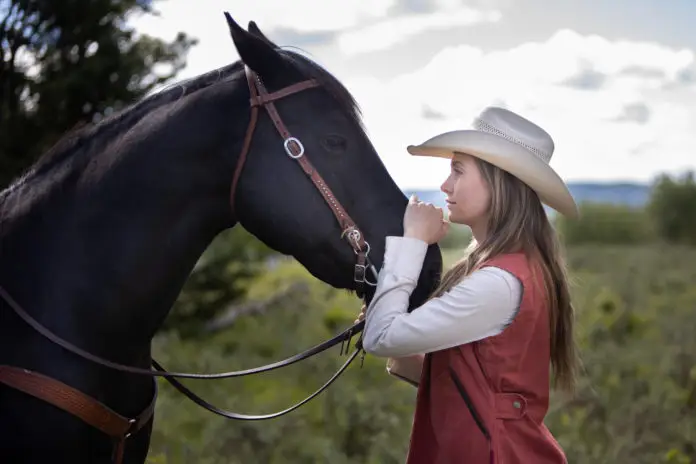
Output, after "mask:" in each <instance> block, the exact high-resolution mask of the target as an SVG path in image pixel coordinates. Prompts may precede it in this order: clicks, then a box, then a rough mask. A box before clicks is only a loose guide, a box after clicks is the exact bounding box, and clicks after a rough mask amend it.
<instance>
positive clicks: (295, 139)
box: [283, 137, 304, 159]
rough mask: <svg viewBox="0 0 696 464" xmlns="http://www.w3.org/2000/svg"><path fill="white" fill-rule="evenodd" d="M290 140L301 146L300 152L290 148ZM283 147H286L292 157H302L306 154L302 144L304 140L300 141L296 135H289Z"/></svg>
mask: <svg viewBox="0 0 696 464" xmlns="http://www.w3.org/2000/svg"><path fill="white" fill-rule="evenodd" d="M290 142H295V143H296V144H297V146H298V147H300V152H299V153H298V154H296V155H295V154H294V153H293V152H292V150H290ZM283 147H285V152H286V153H287V154H288V156H289V157H290V158H293V159H297V158H301V157H302V155H304V145H302V142H300V141H299V140H298V139H297V138H295V137H288V138H287V139H285V140H284V141H283Z"/></svg>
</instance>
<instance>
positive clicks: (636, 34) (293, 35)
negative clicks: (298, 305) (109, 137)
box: [132, 0, 696, 189]
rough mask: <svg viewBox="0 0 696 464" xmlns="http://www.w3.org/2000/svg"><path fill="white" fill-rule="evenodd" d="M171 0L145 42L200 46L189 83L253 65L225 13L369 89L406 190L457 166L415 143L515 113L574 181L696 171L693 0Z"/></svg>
mask: <svg viewBox="0 0 696 464" xmlns="http://www.w3.org/2000/svg"><path fill="white" fill-rule="evenodd" d="M193 3H194V2H192V1H191V0H164V1H160V2H157V3H155V7H156V9H157V10H158V11H159V12H160V13H161V14H160V16H159V17H157V18H151V17H145V18H133V20H132V24H133V25H134V26H135V27H136V28H137V30H138V31H139V32H144V33H148V34H150V35H154V36H158V37H162V38H164V39H172V38H173V37H174V36H175V34H176V33H177V32H178V31H183V32H186V33H187V34H189V35H191V36H193V37H196V38H197V39H198V40H199V43H198V45H196V46H195V47H194V48H193V49H192V50H191V51H190V53H189V57H188V65H187V67H186V69H184V71H183V72H182V73H181V74H180V76H179V78H188V77H193V76H195V75H198V74H202V73H204V72H207V71H210V70H212V69H215V68H218V67H221V66H225V65H227V64H229V63H231V62H232V61H234V60H237V59H238V58H239V55H238V54H237V52H236V50H235V48H234V44H233V42H232V40H231V39H230V36H229V32H228V29H227V24H226V22H225V19H224V16H223V12H224V11H229V12H230V14H231V15H232V16H233V17H234V19H235V20H236V21H237V22H238V23H240V24H242V25H244V26H246V25H247V24H248V22H249V21H250V20H253V21H255V22H256V23H257V25H258V26H259V27H260V29H261V30H262V31H263V32H264V34H266V35H267V36H268V37H269V38H270V39H271V40H273V41H274V42H276V43H277V44H278V45H280V46H289V47H295V48H299V49H301V50H302V52H303V53H305V54H306V55H308V56H309V57H311V58H312V59H314V60H315V61H317V62H318V63H319V64H321V65H322V66H324V67H326V68H327V69H328V70H329V71H331V72H332V73H333V74H334V75H335V76H336V77H337V78H338V79H339V80H340V81H341V82H343V84H344V85H345V86H346V87H347V88H348V89H349V90H350V91H351V92H352V93H353V95H354V96H355V98H356V99H357V101H358V104H359V105H360V107H361V110H362V113H363V119H364V123H365V126H366V128H367V131H368V135H369V136H370V138H371V140H372V142H373V144H374V145H375V147H376V149H377V152H378V153H379V154H380V156H381V157H382V160H383V161H384V164H385V165H386V167H387V169H388V170H389V172H390V174H391V175H392V176H393V177H394V179H395V180H396V182H397V183H398V184H399V185H400V186H401V187H402V188H406V189H416V188H417V189H430V188H433V189H437V188H439V186H440V184H441V183H442V181H443V180H444V178H445V177H446V176H447V174H448V172H449V164H448V161H446V160H441V159H431V158H417V157H412V156H410V155H409V154H408V153H407V152H406V146H408V145H410V144H418V143H421V142H423V141H425V140H427V139H428V138H430V137H432V136H434V135H437V134H438V133H442V132H446V131H450V130H457V129H468V128H469V125H470V124H471V121H472V120H473V118H474V117H476V116H477V115H478V114H479V113H480V112H481V111H482V110H483V109H484V108H485V107H487V106H502V107H505V108H508V109H510V110H512V111H515V112H517V113H519V114H520V115H522V116H524V117H525V118H527V119H529V120H531V121H533V122H535V123H536V124H538V125H540V126H541V127H543V128H544V129H545V130H547V131H548V132H549V133H550V134H551V136H552V137H553V139H554V143H555V147H556V148H555V152H554V154H553V158H552V160H551V166H552V167H553V168H554V169H555V170H556V171H557V172H558V174H559V175H560V176H561V177H562V178H563V179H565V180H566V181H575V182H577V181H593V182H614V181H633V182H650V181H651V180H653V179H654V177H655V176H656V175H658V174H661V173H668V174H673V175H679V174H681V173H683V172H684V171H686V170H688V169H694V170H696V61H695V57H694V53H695V51H696V28H693V27H690V23H693V18H694V17H696V1H693V0H670V1H669V2H665V1H660V0H653V1H648V0H631V1H629V0H612V1H611V2H610V1H606V0H603V1H599V0H554V1H548V0H369V1H367V0H359V1H358V0H356V1H351V2H348V1H345V0H340V1H339V0H312V1H310V0H294V1H281V0H256V1H253V2H252V1H249V0H224V1H223V0H205V1H200V2H198V3H197V6H196V7H193V6H192V5H193Z"/></svg>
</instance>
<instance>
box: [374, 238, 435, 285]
mask: <svg viewBox="0 0 696 464" xmlns="http://www.w3.org/2000/svg"><path fill="white" fill-rule="evenodd" d="M427 252H428V244H427V243H426V242H424V241H423V240H420V239H417V238H413V237H402V236H388V237H387V238H386V240H385V251H384V263H383V269H385V270H386V271H388V272H389V273H390V274H393V275H396V276H398V277H403V278H406V279H410V280H414V281H417V280H418V276H419V275H420V272H421V269H422V267H423V260H424V259H425V254H426V253H427Z"/></svg>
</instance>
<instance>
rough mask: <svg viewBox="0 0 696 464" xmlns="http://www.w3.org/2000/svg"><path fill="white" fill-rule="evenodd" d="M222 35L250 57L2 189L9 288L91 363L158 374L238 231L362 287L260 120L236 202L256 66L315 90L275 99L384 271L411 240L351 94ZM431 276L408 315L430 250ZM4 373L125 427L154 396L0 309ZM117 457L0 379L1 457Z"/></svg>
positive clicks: (60, 151) (348, 285) (343, 245)
mask: <svg viewBox="0 0 696 464" xmlns="http://www.w3.org/2000/svg"><path fill="white" fill-rule="evenodd" d="M228 23H229V26H230V30H231V34H232V38H233V40H234V44H235V46H236V48H237V50H238V52H239V55H240V57H241V61H239V62H236V63H234V64H232V65H230V66H227V67H224V68H221V69H218V70H216V71H214V72H210V73H207V74H204V75H201V76H199V77H197V78H195V79H193V80H190V81H188V82H183V83H181V84H179V85H177V86H176V87H173V88H170V89H168V90H165V91H162V92H160V93H158V94H155V95H153V96H150V97H148V98H146V99H144V100H142V101H140V102H138V103H137V104H135V105H133V106H132V107H130V108H128V109H126V110H125V111H122V112H121V113H119V114H117V115H114V116H111V117H109V118H107V119H105V120H103V121H101V122H99V123H97V124H95V125H92V126H88V127H83V128H80V129H78V130H76V131H74V132H73V133H71V134H69V135H68V136H67V137H65V138H64V139H63V140H61V141H60V142H59V143H58V144H57V145H56V146H54V147H53V148H52V149H51V150H50V151H49V152H48V153H46V154H45V155H44V156H43V157H42V158H41V159H40V160H39V161H38V162H37V163H36V164H35V165H34V166H32V168H31V169H30V170H29V171H28V172H27V173H26V174H25V175H23V176H22V177H21V178H20V179H18V180H17V181H16V182H14V184H13V185H12V186H10V187H9V188H7V189H6V190H5V191H3V192H2V193H0V221H1V222H0V287H1V288H3V289H4V290H5V291H6V292H7V293H8V294H9V295H11V297H12V299H14V300H15V301H16V302H17V303H18V304H19V305H21V307H22V308H24V310H26V312H27V313H29V314H31V316H32V317H33V318H35V319H36V320H37V321H38V322H39V323H40V324H42V325H43V326H44V327H46V328H47V329H48V330H50V331H51V332H53V333H54V334H56V335H57V336H59V337H61V338H62V339H64V340H67V341H69V342H70V343H72V344H74V345H76V346H78V347H80V348H82V349H84V350H86V351H88V352H90V353H92V354H94V355H97V356H100V357H102V358H105V359H108V360H110V361H113V362H117V363H121V364H127V365H131V366H137V367H139V368H143V369H148V368H149V367H150V363H151V357H150V354H151V353H150V351H151V340H152V338H153V336H154V335H155V333H156V332H157V330H158V328H159V327H160V326H161V324H162V323H163V321H164V319H165V318H166V316H167V314H168V312H169V311H170V309H171V307H172V304H173V303H174V301H175V300H176V298H177V296H178V295H179V292H180V290H181V288H182V286H183V284H184V282H185V281H186V279H187V277H188V275H189V273H190V271H191V270H192V268H193V266H194V265H195V263H196V261H197V260H198V258H199V257H200V256H201V254H202V253H203V251H204V250H205V249H206V247H207V246H208V245H209V244H210V243H211V241H213V239H214V238H215V237H216V236H217V235H218V234H219V233H220V232H221V231H223V230H226V229H228V228H230V227H234V226H235V225H236V224H238V223H239V224H242V225H243V226H244V227H245V228H246V229H247V230H249V231H250V232H251V233H253V234H254V235H255V236H256V237H258V238H259V239H260V240H262V241H263V242H265V243H266V244H267V245H268V246H270V247H272V248H274V249H275V250H278V251H280V252H282V253H285V254H288V255H291V256H293V257H295V258H296V259H297V260H298V261H299V262H300V263H302V265H303V266H305V267H306V268H307V270H308V271H309V272H310V273H311V274H312V275H314V276H315V277H317V278H318V279H321V280H322V281H324V282H326V283H327V284H329V285H331V286H334V287H337V288H344V289H349V290H355V289H356V279H355V278H354V270H355V263H356V252H355V250H354V249H353V248H351V246H349V245H348V244H347V242H346V239H345V236H344V237H342V233H344V232H345V231H344V230H342V228H341V226H340V225H339V223H338V222H337V221H336V217H335V215H334V214H333V212H332V210H331V208H329V207H328V206H327V200H325V198H323V197H322V195H321V194H320V191H319V190H318V189H317V187H316V186H315V185H314V184H313V183H312V182H311V181H310V178H309V177H308V175H307V174H306V173H305V172H304V171H303V169H302V168H301V167H300V166H299V165H298V160H297V159H293V157H291V156H289V154H294V153H296V151H294V152H290V151H288V152H287V153H286V149H285V148H284V146H283V138H282V137H281V136H280V135H279V133H278V131H277V130H276V128H275V127H274V124H273V122H272V121H271V119H270V118H269V117H268V115H267V114H266V113H265V112H264V111H260V112H259V113H258V121H257V123H256V127H255V131H254V133H253V137H252V138H251V144H250V145H249V149H248V154H247V156H246V161H245V163H244V165H243V170H241V175H240V176H239V178H238V182H237V184H236V188H235V191H234V202H233V203H234V204H233V205H230V194H231V192H230V185H231V183H232V178H233V176H234V173H235V168H236V167H237V166H238V157H239V156H240V153H242V151H243V145H244V140H245V134H246V132H245V131H246V129H247V127H248V125H249V123H250V117H251V112H250V88H249V87H248V85H247V80H246V77H245V65H246V66H247V67H248V69H250V70H251V71H253V72H254V73H255V74H256V75H258V76H259V77H260V79H261V80H262V81H263V85H265V86H266V88H267V90H268V91H269V92H274V91H277V90H278V89H282V88H286V87H287V86H290V85H292V84H294V83H297V82H300V81H304V80H306V79H313V80H314V81H316V82H317V83H318V84H319V85H318V86H316V87H312V88H307V89H304V90H302V91H301V92H297V93H293V94H292V95H287V96H284V97H283V98H282V99H279V100H276V101H275V102H274V103H275V105H276V108H277V110H278V113H279V114H280V117H281V118H282V121H283V123H284V124H285V125H286V126H287V128H288V130H289V131H290V132H291V133H292V135H293V136H294V137H296V138H297V139H299V140H301V142H302V144H303V146H304V156H305V157H306V158H307V159H309V160H310V161H311V163H312V165H313V166H314V167H315V168H316V170H317V172H318V173H320V175H321V177H322V178H323V180H324V181H325V182H326V184H327V185H328V186H329V187H330V189H331V191H332V192H333V193H334V194H335V197H336V199H337V200H338V202H340V205H342V206H343V208H345V211H346V212H347V213H348V214H349V215H350V217H351V218H352V219H353V220H354V221H355V223H356V224H357V226H358V227H359V229H360V231H361V233H362V234H363V237H364V239H365V240H367V241H368V242H369V244H370V247H371V250H370V255H369V256H370V257H371V258H372V261H373V262H374V264H375V266H376V267H377V268H379V266H380V265H381V262H382V256H383V252H384V238H385V237H386V236H388V235H398V234H401V233H402V232H403V226H402V220H403V213H404V210H405V207H406V204H407V199H406V197H405V196H404V194H403V193H402V192H401V190H400V189H399V188H398V187H397V185H396V184H395V183H394V182H393V180H392V179H391V177H390V176H389V174H388V172H387V171H386V169H385V167H384V166H383V164H382V162H381V160H380V158H379V157H378V155H377V153H376V152H375V149H374V148H373V146H372V144H371V142H370V140H369V139H368V137H367V136H366V134H365V132H364V130H363V129H362V126H361V123H360V117H359V113H358V111H357V107H356V105H355V102H354V100H353V98H352V96H351V95H350V93H349V92H348V91H347V90H346V89H345V88H344V87H343V86H342V85H341V83H340V82H339V81H338V80H337V79H335V78H334V77H333V76H332V75H331V74H329V73H328V72H327V71H325V70H324V69H322V68H321V67H319V66H318V65H317V64H316V63H314V62H312V61H311V60H309V59H307V58H305V57H303V56H302V55H299V54H296V53H292V52H290V51H287V50H282V49H279V48H278V47H277V46H276V45H275V44H273V43H272V42H271V41H269V40H268V39H267V38H266V37H265V36H264V35H263V34H262V33H261V32H260V31H259V30H258V28H257V27H256V26H255V25H254V24H253V22H252V23H250V25H249V31H246V30H244V29H242V28H241V27H239V26H238V25H237V24H236V23H235V22H234V21H233V20H232V19H231V18H230V17H229V16H228ZM56 117H60V115H56ZM295 150H296V147H295ZM423 269H424V272H423V273H422V276H421V280H420V282H419V284H418V287H417V289H416V290H415V292H414V294H413V296H412V299H411V304H412V305H418V304H420V303H422V302H423V301H424V299H425V298H426V297H427V295H428V294H429V293H430V292H431V291H432V289H433V286H434V285H435V284H436V282H437V279H438V277H439V273H440V269H441V256H440V251H439V249H438V247H437V246H432V247H430V249H429V250H428V253H427V256H426V258H425V263H424V268H423ZM373 290H374V289H373V288H372V287H368V293H367V295H366V298H367V299H368V300H369V298H370V296H371V294H372V293H371V292H372V291H373ZM356 306H357V305H356ZM0 365H6V366H17V367H21V368H25V369H29V370H32V371H35V372H38V373H42V374H44V375H46V376H49V377H51V378H53V379H56V380H59V381H61V382H63V383H65V384H67V385H70V386H72V387H74V388H76V389H78V390H80V391H82V392H84V393H85V394H87V395H89V396H91V397H92V398H94V399H96V400H98V401H101V402H102V403H104V404H106V405H108V406H109V407H110V408H111V409H113V410H114V411H116V412H118V413H119V414H121V415H123V416H126V417H135V416H136V415H137V414H139V413H140V412H141V411H143V409H145V408H146V407H147V405H148V404H149V403H150V401H151V400H152V397H153V382H152V378H150V377H147V376H144V375H137V374H131V373H126V372H121V371H118V370H114V369H110V368H108V367H104V366H102V365H99V364H96V363H94V362H91V361H89V360H86V359H83V358H81V357H79V356H76V355H75V354H74V353H72V352H70V351H68V350H65V349H64V348H62V347H60V346H58V345H57V344H55V343H53V342H51V341H50V340H48V339H47V338H46V337H45V336H43V335H41V334H40V333H38V332H37V331H36V330H35V329H34V328H32V327H30V326H29V325H28V324H27V323H26V321H24V320H22V319H21V318H20V317H18V314H17V312H16V311H13V310H12V309H11V307H10V305H8V304H7V301H6V300H3V299H2V298H0ZM151 427H152V421H151V420H149V421H148V422H147V424H146V426H145V427H143V428H142V429H140V430H139V431H138V432H137V433H135V434H134V435H133V436H132V437H130V438H129V440H128V441H127V442H126V445H125V454H124V459H123V462H124V463H142V462H144V460H145V458H146V455H147V451H148V447H149V442H150V432H151ZM112 452H113V443H112V442H111V441H110V439H109V438H108V437H107V436H105V435H104V434H103V433H102V432H100V431H99V430H96V429H95V428H94V427H92V426H90V425H88V424H86V423H85V422H84V421H82V420H80V419H78V418H77V417H75V416H74V415H71V414H69V413H67V412H65V411H63V410H61V409H59V408H56V407H54V406H52V405H50V404H48V403H47V402H45V401H42V400H40V399H37V398H35V397H34V396H31V395H27V394H25V393H22V392H20V391H18V390H16V389H13V388H10V387H7V386H5V385H3V384H2V383H0V462H3V463H12V464H14V463H42V464H43V463H48V462H61V463H63V462H65V463H71V464H78V463H90V464H94V463H109V462H111V460H112Z"/></svg>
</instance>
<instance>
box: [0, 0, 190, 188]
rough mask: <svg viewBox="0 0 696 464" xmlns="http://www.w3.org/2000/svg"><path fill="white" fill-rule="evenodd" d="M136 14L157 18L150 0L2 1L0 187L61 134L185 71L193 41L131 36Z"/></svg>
mask: <svg viewBox="0 0 696 464" xmlns="http://www.w3.org/2000/svg"><path fill="white" fill-rule="evenodd" d="M137 14H156V11H155V10H154V8H153V0H62V1H55V0H0V47H1V49H2V65H1V67H0V188H1V187H4V186H6V185H7V184H8V183H9V181H10V180H11V179H12V178H14V177H15V176H17V175H18V174H19V172H21V171H23V170H24V169H26V168H27V167H28V166H29V165H30V164H31V163H32V162H33V161H35V160H36V158H37V157H38V156H39V155H40V154H41V153H42V152H43V151H44V150H46V149H47V148H49V147H50V146H51V145H53V144H54V143H55V142H56V141H57V139H59V138H60V136H61V135H62V134H63V133H65V132H66V131H68V130H70V129H72V128H73V127H75V126H76V125H80V124H85V123H90V122H92V121H95V120H98V119H99V118H100V117H102V116H103V115H108V114H110V113H112V112H114V111H118V110H119V109H120V108H121V107H123V106H125V105H128V104H130V103H132V102H133V101H134V100H136V99H138V98H140V97H142V96H144V95H145V94H146V93H147V92H149V91H150V90H151V89H153V88H154V86H156V85H159V84H161V83H163V82H166V81H167V80H169V79H171V78H173V77H174V76H176V75H177V73H178V72H179V70H181V69H182V68H183V67H184V66H185V63H186V61H185V58H186V55H187V52H188V50H189V48H190V47H191V46H192V45H194V44H195V43H196V40H195V39H191V38H189V37H187V36H186V34H184V33H180V34H179V35H178V36H177V37H176V39H175V40H174V41H173V42H171V43H167V42H164V41H162V40H160V39H156V38H153V37H150V36H148V35H143V34H136V32H135V31H134V30H133V28H132V27H131V26H129V25H128V22H127V21H128V19H129V18H130V17H131V16H133V15H137ZM155 69H157V72H155Z"/></svg>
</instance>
